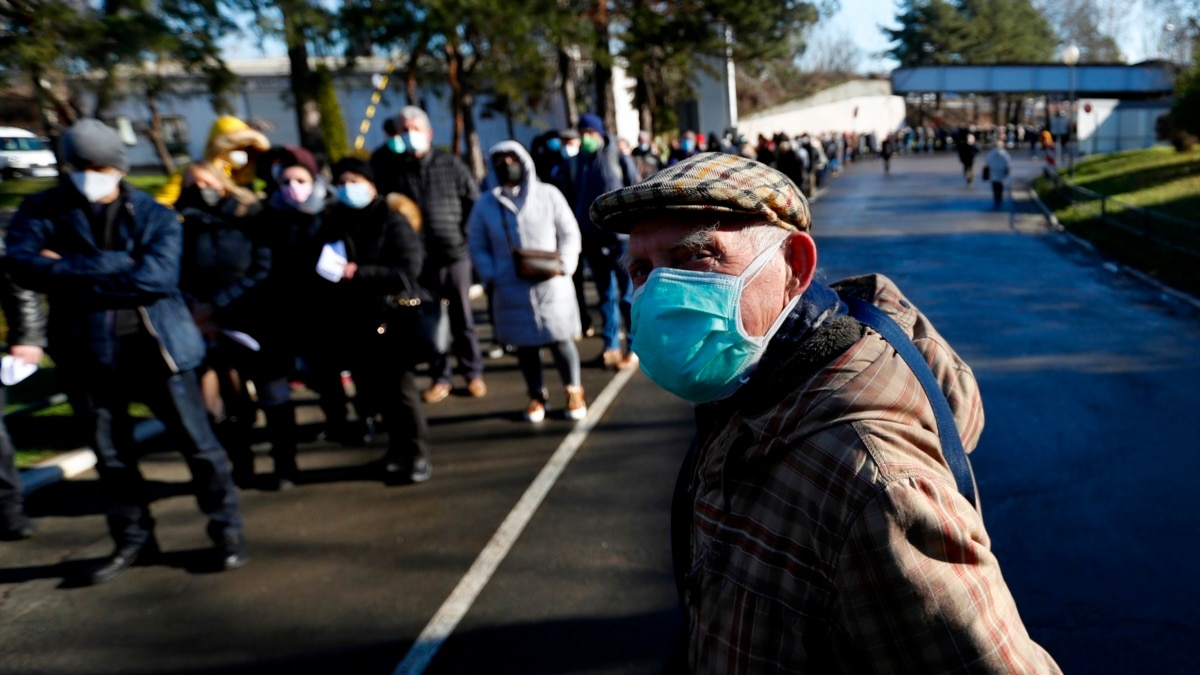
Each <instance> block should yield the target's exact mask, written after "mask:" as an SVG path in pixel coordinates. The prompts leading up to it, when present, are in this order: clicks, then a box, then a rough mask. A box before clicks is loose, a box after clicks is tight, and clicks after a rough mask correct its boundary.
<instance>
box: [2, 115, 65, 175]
mask: <svg viewBox="0 0 1200 675" xmlns="http://www.w3.org/2000/svg"><path fill="white" fill-rule="evenodd" d="M0 174H2V175H3V176H4V178H5V179H9V178H16V177H17V176H57V175H58V160H57V159H56V158H55V157H54V152H53V151H51V150H50V148H49V146H47V145H46V144H45V143H43V142H42V139H41V138H39V137H38V136H36V135H34V134H32V133H30V132H28V131H25V130H24V129H18V128H16V127H0Z"/></svg>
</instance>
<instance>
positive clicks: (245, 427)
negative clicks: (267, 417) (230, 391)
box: [213, 417, 255, 490]
mask: <svg viewBox="0 0 1200 675" xmlns="http://www.w3.org/2000/svg"><path fill="white" fill-rule="evenodd" d="M253 424H254V420H253V418H250V419H247V420H245V421H243V420H242V419H241V418H238V417H226V418H225V419H223V420H221V421H219V422H216V423H214V424H213V431H215V432H216V433H217V439H218V440H219V441H221V447H223V448H225V454H226V455H227V456H228V457H229V464H230V466H232V468H233V482H234V484H235V485H237V486H238V487H240V488H242V489H243V490H248V489H250V488H252V487H254V486H255V485H254V451H253V450H251V449H250V435H251V432H252V427H253Z"/></svg>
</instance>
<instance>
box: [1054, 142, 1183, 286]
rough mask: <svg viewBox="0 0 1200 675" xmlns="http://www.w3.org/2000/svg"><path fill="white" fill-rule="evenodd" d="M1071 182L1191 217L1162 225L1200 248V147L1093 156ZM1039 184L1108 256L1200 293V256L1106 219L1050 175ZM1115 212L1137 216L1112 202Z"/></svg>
mask: <svg viewBox="0 0 1200 675" xmlns="http://www.w3.org/2000/svg"><path fill="white" fill-rule="evenodd" d="M1071 182H1073V183H1075V184H1076V185H1078V186H1080V187H1083V188H1086V189H1088V190H1092V191H1094V192H1098V193H1100V194H1103V195H1106V196H1108V197H1111V198H1113V199H1116V200H1118V201H1120V202H1124V203H1125V204H1128V205H1130V206H1136V207H1141V208H1145V209H1151V210H1153V211H1155V212H1158V213H1162V214H1165V215H1168V216H1173V217H1175V218H1181V219H1184V220H1186V221H1190V224H1188V223H1184V224H1182V225H1181V224H1163V225H1161V226H1156V227H1159V228H1160V232H1161V233H1162V236H1164V238H1170V239H1171V240H1172V241H1174V242H1176V243H1178V244H1180V245H1183V246H1185V247H1188V248H1191V249H1193V250H1196V251H1198V252H1200V149H1198V150H1193V151H1192V152H1186V153H1183V152H1177V151H1175V149H1174V148H1169V147H1160V148H1149V149H1145V150H1131V151H1125V152H1115V153H1112V154H1107V155H1097V156H1094V157H1089V158H1087V159H1084V160H1083V161H1081V162H1080V163H1078V164H1076V165H1075V175H1074V177H1073V178H1072V179H1071ZM1034 187H1035V188H1036V189H1037V192H1038V195H1039V196H1040V197H1041V198H1042V200H1043V201H1045V203H1046V205H1047V206H1049V207H1050V208H1051V209H1053V210H1054V214H1055V216H1056V217H1057V218H1058V220H1059V222H1060V223H1062V225H1063V226H1064V227H1066V228H1067V229H1068V230H1070V231H1071V233H1073V234H1075V235H1077V236H1079V237H1082V238H1084V239H1087V240H1088V241H1090V242H1091V243H1092V244H1094V245H1095V246H1096V248H1097V249H1099V250H1100V251H1101V252H1102V253H1104V254H1105V255H1106V256H1108V257H1110V258H1113V259H1115V260H1117V261H1119V262H1121V263H1123V264H1125V265H1128V266H1130V267H1133V268H1135V269H1139V270H1141V271H1143V272H1145V273H1147V274H1149V275H1150V276H1153V277H1155V278H1157V279H1159V280H1161V281H1162V282H1164V283H1166V284H1168V285H1171V286H1174V287H1175V288H1178V289H1180V290H1184V291H1187V292H1188V293H1191V294H1192V295H1200V255H1196V256H1194V255H1188V254H1186V253H1182V252H1179V251H1175V250H1172V249H1170V248H1164V247H1162V246H1159V245H1157V244H1155V243H1154V242H1152V241H1148V240H1146V239H1144V238H1142V237H1141V236H1138V235H1136V234H1132V233H1130V232H1127V231H1125V230H1122V229H1119V228H1117V227H1113V226H1111V225H1109V224H1107V223H1105V222H1104V221H1103V220H1101V219H1100V218H1099V217H1098V215H1097V212H1096V210H1095V209H1094V208H1089V207H1088V206H1087V205H1083V204H1074V205H1073V204H1071V203H1070V201H1069V200H1068V198H1067V196H1066V195H1064V194H1062V193H1061V192H1059V191H1057V190H1056V189H1055V187H1054V185H1053V184H1052V183H1051V181H1048V180H1046V179H1044V178H1039V179H1038V180H1037V181H1035V182H1034ZM1109 214H1110V216H1112V217H1115V218H1121V219H1122V220H1125V221H1126V222H1129V218H1130V217H1131V216H1132V215H1133V214H1132V213H1131V212H1129V211H1127V210H1125V209H1123V208H1122V207H1121V206H1119V205H1116V204H1111V203H1110V204H1109ZM1132 222H1133V224H1134V225H1135V226H1136V225H1137V224H1138V223H1140V222H1141V218H1140V217H1135V218H1133V221H1132Z"/></svg>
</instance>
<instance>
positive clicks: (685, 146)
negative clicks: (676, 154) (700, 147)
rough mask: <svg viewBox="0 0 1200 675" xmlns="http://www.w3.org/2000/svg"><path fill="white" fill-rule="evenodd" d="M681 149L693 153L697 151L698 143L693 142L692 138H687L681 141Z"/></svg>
mask: <svg viewBox="0 0 1200 675" xmlns="http://www.w3.org/2000/svg"><path fill="white" fill-rule="evenodd" d="M679 149H680V150H683V151H684V152H691V151H693V150H695V149H696V141H693V140H692V139H690V138H685V139H683V140H682V141H679Z"/></svg>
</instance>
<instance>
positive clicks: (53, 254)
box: [42, 248, 62, 260]
mask: <svg viewBox="0 0 1200 675" xmlns="http://www.w3.org/2000/svg"><path fill="white" fill-rule="evenodd" d="M42 257H43V258H49V259H51V260H62V256H61V255H59V254H58V252H57V251H51V250H50V249H48V248H44V249H42Z"/></svg>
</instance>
